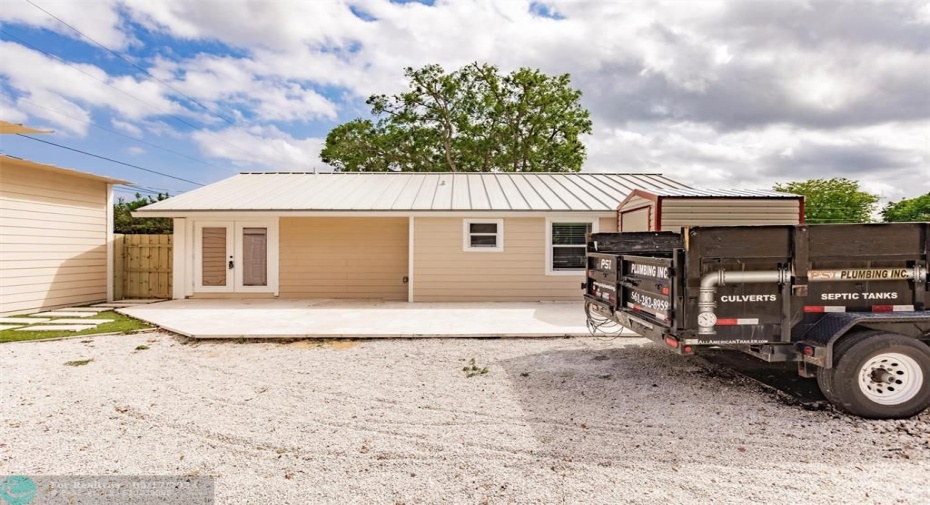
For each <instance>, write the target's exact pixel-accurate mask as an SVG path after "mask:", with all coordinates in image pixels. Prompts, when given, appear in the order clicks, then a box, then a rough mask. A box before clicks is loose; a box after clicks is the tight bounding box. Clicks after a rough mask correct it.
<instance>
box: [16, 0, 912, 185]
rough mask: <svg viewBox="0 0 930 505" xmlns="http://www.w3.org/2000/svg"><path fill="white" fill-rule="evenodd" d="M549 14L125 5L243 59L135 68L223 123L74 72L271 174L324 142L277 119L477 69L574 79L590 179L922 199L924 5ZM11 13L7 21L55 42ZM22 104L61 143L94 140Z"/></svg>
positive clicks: (68, 73) (79, 98)
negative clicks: (179, 119) (838, 179)
mask: <svg viewBox="0 0 930 505" xmlns="http://www.w3.org/2000/svg"><path fill="white" fill-rule="evenodd" d="M64 4H65V2H62V3H61V5H64ZM67 4H68V7H67V9H70V10H69V11H67V12H66V11H65V7H58V5H59V4H58V3H56V4H52V3H49V4H48V5H49V6H50V7H49V9H50V10H52V7H55V10H54V11H53V12H56V11H57V10H58V9H61V10H62V16H63V18H66V19H68V20H69V22H70V21H71V20H72V17H71V16H73V20H74V22H75V24H77V23H78V22H79V21H80V23H83V24H82V25H81V26H86V27H87V30H88V32H90V31H91V30H93V31H94V33H98V34H100V35H99V39H100V40H101V42H104V43H107V42H106V41H105V40H103V39H106V40H107V41H110V43H112V44H114V45H122V46H123V47H127V46H126V44H131V43H132V40H133V39H134V35H135V34H134V33H132V32H131V31H128V28H129V27H130V26H131V25H129V24H128V23H121V22H120V19H119V16H118V15H117V8H116V7H114V4H113V2H112V1H111V2H110V3H94V4H93V6H91V7H87V8H86V9H84V12H73V11H75V10H81V9H80V8H79V7H72V5H75V6H78V5H80V6H84V5H85V3H83V2H67ZM545 4H546V5H547V7H548V10H549V11H550V12H556V13H558V14H559V16H560V17H561V19H559V20H555V19H549V18H547V17H544V16H540V15H538V14H537V13H534V12H532V9H531V2H530V1H529V0H513V1H507V2H483V1H474V2H469V1H464V0H462V1H457V0H456V1H453V0H440V1H438V2H437V3H436V5H435V6H427V5H422V4H420V3H416V2H413V3H406V4H398V3H393V2H390V1H388V0H367V1H362V0H345V1H333V2H259V1H229V2H223V3H222V5H220V4H218V3H216V2H192V1H186V0H164V1H158V2H154V1H148V0H123V1H122V3H121V4H120V5H121V7H120V9H122V12H123V13H124V15H125V16H128V17H129V18H131V19H132V20H133V21H135V22H138V23H141V24H142V25H143V26H145V27H146V28H147V29H148V30H152V31H155V32H158V33H160V34H163V35H167V36H169V37H175V38H176V39H179V40H181V41H184V40H198V41H217V42H220V43H223V44H227V45H229V46H231V47H234V48H236V49H237V51H236V52H237V56H226V55H216V54H209V53H201V54H198V55H194V56H191V57H187V58H184V59H180V60H178V59H177V58H172V57H170V52H169V53H168V54H164V55H163V56H162V57H160V58H157V59H155V60H154V61H149V62H144V63H142V64H143V65H146V66H147V68H149V69H150V71H151V72H152V73H153V74H155V75H157V76H158V77H159V78H160V79H163V80H165V81H166V82H168V83H170V85H171V86H173V87H175V88H177V89H179V90H181V91H182V92H183V93H184V94H186V95H189V96H191V97H193V98H194V99H196V100H197V101H198V102H200V103H203V104H204V105H206V106H207V107H208V108H209V109H210V110H211V111H215V112H217V113H219V114H221V115H223V116H224V117H226V118H228V119H229V120H231V121H232V122H234V123H235V125H236V126H234V127H229V125H227V124H226V123H225V122H224V121H221V120H219V119H217V118H216V117H213V116H212V115H211V114H208V113H205V112H204V111H202V110H199V108H198V107H197V106H195V105H193V104H191V103H189V102H187V100H186V99H184V98H183V97H181V96H179V95H177V94H176V93H174V92H172V91H171V90H169V89H167V88H166V87H165V86H163V85H161V84H159V83H157V82H155V81H152V80H150V79H142V78H139V77H131V76H111V75H107V74H106V72H104V71H103V70H102V69H101V68H99V67H97V66H93V65H79V67H80V68H81V69H82V70H83V71H85V72H87V73H90V74H92V75H94V76H95V77H97V78H99V79H102V80H104V81H106V82H107V83H109V84H111V85H113V86H115V87H117V88H119V89H122V90H125V91H127V92H129V93H131V94H133V95H134V96H136V97H138V98H139V99H140V100H142V101H145V102H148V103H151V104H153V105H155V106H156V107H157V108H160V109H164V110H167V111H170V112H172V113H174V114H183V115H185V117H190V118H194V119H196V120H199V121H203V122H205V123H206V124H209V125H210V128H213V129H220V130H219V131H217V132H215V133H209V132H203V131H200V132H196V133H194V134H193V138H194V139H195V141H196V142H197V143H198V145H199V146H200V148H201V149H202V151H203V152H204V153H205V154H206V155H208V156H212V157H218V158H223V159H228V160H231V161H233V162H234V163H240V164H245V165H249V166H256V167H263V168H269V169H288V170H290V169H296V170H308V169H312V167H313V165H315V164H319V161H318V157H317V154H318V152H319V149H320V147H321V143H322V141H321V139H317V138H303V139H302V138H295V137H294V136H293V135H292V134H290V133H287V131H285V130H286V129H287V126H286V125H285V123H291V122H298V123H310V124H312V123H314V122H316V121H327V122H329V121H331V120H333V119H335V118H336V117H347V116H349V117H350V116H351V115H354V114H355V113H356V112H359V111H355V110H352V109H351V107H355V106H357V104H358V103H359V98H364V97H367V96H368V95H370V94H373V93H394V92H398V91H401V90H403V89H404V88H405V87H406V82H405V80H404V78H403V68H404V67H406V66H413V67H418V66H422V65H425V64H428V63H440V64H442V65H443V66H445V67H446V68H447V69H453V68H457V67H459V66H461V65H464V64H468V63H470V62H473V61H480V62H485V61H487V62H490V63H494V64H497V65H499V66H500V67H501V68H502V70H504V71H509V70H512V69H514V68H517V67H520V66H529V67H537V68H540V69H542V70H543V71H545V72H547V73H564V72H569V73H571V75H572V82H573V84H574V85H575V86H577V87H579V88H580V89H581V90H582V91H583V92H584V98H583V100H584V103H585V105H586V106H587V107H588V108H589V109H590V110H591V113H592V117H593V119H594V123H595V127H596V129H595V134H594V135H593V136H592V137H591V138H590V139H588V141H587V142H586V144H587V145H588V148H589V160H588V163H587V165H586V169H589V170H610V171H631V170H633V171H637V170H644V171H663V172H666V173H667V174H668V175H670V176H672V177H677V178H681V179H684V180H686V181H688V182H691V183H694V184H700V185H703V186H708V187H709V186H732V185H737V186H756V187H767V186H769V185H770V184H771V183H772V182H773V181H775V180H776V178H777V177H783V176H788V175H791V176H794V177H797V178H802V177H808V176H809V177H827V176H842V175H847V176H850V177H856V178H861V179H862V180H863V181H866V182H867V184H869V185H870V186H871V187H874V188H881V191H882V192H884V193H886V194H888V195H891V196H894V195H904V194H916V193H918V192H926V191H928V190H930V188H928V183H927V181H928V180H930V174H928V173H927V172H928V170H930V169H928V167H930V154H928V151H927V150H928V144H930V142H928V140H927V131H928V128H930V127H928V122H930V95H928V94H927V93H926V88H927V77H926V75H927V74H926V69H927V68H930V51H928V50H927V46H926V40H927V39H926V25H927V23H928V19H930V15H928V13H930V10H928V8H927V4H926V3H923V2H897V3H895V5H894V8H892V7H890V6H889V4H882V3H876V4H872V3H867V4H855V5H853V4H848V3H843V2H817V1H814V2H807V1H797V2H792V1H785V2H777V3H774V4H773V3H763V4H759V3H757V2H721V1H702V2H699V1H693V2H687V6H686V7H685V6H684V4H682V3H681V2H672V3H658V2H614V3H611V2H598V1H594V2H579V1H575V0H564V1H563V0H552V1H546V2H545ZM23 5H25V6H26V8H22V6H20V7H16V8H14V9H9V10H5V11H4V12H2V13H0V19H5V20H8V21H11V22H17V23H25V24H28V25H30V26H38V27H47V28H51V29H55V30H61V27H60V26H59V27H57V28H56V27H54V26H53V25H52V24H50V23H49V21H48V18H47V16H45V15H44V14H42V13H41V12H39V11H37V10H36V9H34V8H33V7H31V6H29V5H28V4H25V3H24V4H23ZM86 5H90V4H86ZM101 6H102V7H101ZM95 9H98V10H99V9H102V11H100V12H98V11H97V10H95ZM353 10H354V11H355V12H353ZM37 13H38V15H37ZM56 13H57V12H56ZM93 13H96V14H97V15H96V17H95V18H94V16H92V15H91V14H93ZM356 13H359V15H356ZM360 16H361V17H360ZM43 17H44V18H43ZM91 18H94V19H91ZM362 18H365V19H362ZM369 18H370V19H369ZM81 29H84V28H81ZM107 30H111V31H113V33H108V31H107ZM61 33H65V32H63V31H62V32H61ZM95 38H98V37H97V36H96V35H95ZM0 44H2V45H0V51H2V52H3V54H4V58H0V75H2V76H4V77H5V81H6V82H7V83H8V84H9V85H10V86H12V87H14V88H16V89H17V90H19V91H20V92H21V93H24V94H26V95H27V96H28V95H31V97H32V98H31V99H41V100H43V104H46V105H48V104H52V105H50V106H54V107H64V108H67V110H69V111H70V112H69V114H70V113H73V114H75V115H76V116H75V117H82V118H84V117H87V118H89V117H90V114H91V113H92V112H93V111H94V108H97V107H105V108H108V109H110V110H111V111H113V112H114V113H115V115H116V116H117V117H116V118H114V119H113V123H112V124H113V125H114V126H115V127H117V128H120V129H121V130H123V131H127V132H129V133H132V134H133V135H140V134H143V131H144V132H145V133H146V134H153V135H158V136H161V137H163V138H165V139H168V138H175V137H177V138H188V137H189V136H190V135H191V134H190V133H189V132H187V131H186V130H185V133H183V134H181V133H179V132H178V129H176V128H173V127H172V126H170V124H173V122H170V121H167V120H165V118H163V117H159V113H158V112H156V111H153V110H152V109H151V108H150V107H147V106H145V105H143V104H140V103H139V101H138V100H133V99H130V98H128V97H126V96H125V95H121V94H119V93H117V92H115V91H114V90H112V89H108V88H106V87H105V86H103V85H101V84H100V83H97V82H94V81H93V80H91V79H88V78H87V77H86V76H84V75H81V72H78V71H76V70H74V69H72V68H69V67H67V66H65V65H62V64H60V63H57V62H55V61H53V60H50V59H48V58H46V57H44V56H42V55H40V54H37V53H34V52H32V51H29V50H27V49H24V48H22V47H20V46H18V45H17V44H13V43H9V42H7V43H0ZM130 47H131V46H130ZM108 68H109V67H108ZM320 89H327V90H335V93H334V94H327V96H334V95H335V96H339V98H327V97H326V96H323V94H321V93H320V92H319V91H318V90H320ZM22 110H23V111H27V112H29V114H30V115H34V116H35V117H38V118H42V119H46V120H48V121H51V122H54V123H55V124H57V125H60V126H61V127H62V128H63V129H65V130H66V131H68V132H71V133H73V134H80V133H81V132H82V131H84V129H86V127H85V128H84V129H82V127H81V126H80V125H79V124H73V122H72V124H69V123H67V122H64V121H62V120H61V118H57V119H55V118H53V117H52V116H51V115H49V116H48V117H47V118H45V117H44V116H41V115H39V114H38V113H37V112H36V113H35V114H34V113H33V112H34V111H32V110H26V109H22ZM361 112H364V111H361ZM194 119H192V120H194ZM272 124H277V126H272ZM140 130H141V131H140ZM805 170H806V172H805Z"/></svg>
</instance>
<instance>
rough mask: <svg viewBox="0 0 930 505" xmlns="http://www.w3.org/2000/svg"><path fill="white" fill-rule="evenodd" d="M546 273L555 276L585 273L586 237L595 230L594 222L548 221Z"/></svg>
mask: <svg viewBox="0 0 930 505" xmlns="http://www.w3.org/2000/svg"><path fill="white" fill-rule="evenodd" d="M546 225H547V226H548V230H547V232H546V235H547V236H548V239H549V240H548V242H549V243H548V245H547V247H548V249H547V251H546V262H547V265H546V272H547V273H549V274H553V275H558V274H563V273H564V274H574V273H577V272H584V271H585V254H586V252H587V242H586V236H587V234H588V233H591V232H592V230H593V229H594V223H593V222H592V221H567V220H566V221H555V220H554V221H548V222H547V223H546Z"/></svg>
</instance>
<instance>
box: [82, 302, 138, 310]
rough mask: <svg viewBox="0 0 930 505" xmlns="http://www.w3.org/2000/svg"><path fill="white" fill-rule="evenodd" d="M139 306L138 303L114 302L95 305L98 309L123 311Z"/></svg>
mask: <svg viewBox="0 0 930 505" xmlns="http://www.w3.org/2000/svg"><path fill="white" fill-rule="evenodd" d="M136 305H139V304H138V303H123V302H113V303H99V304H97V305H94V306H93V307H96V308H98V309H122V308H126V307H135V306H136Z"/></svg>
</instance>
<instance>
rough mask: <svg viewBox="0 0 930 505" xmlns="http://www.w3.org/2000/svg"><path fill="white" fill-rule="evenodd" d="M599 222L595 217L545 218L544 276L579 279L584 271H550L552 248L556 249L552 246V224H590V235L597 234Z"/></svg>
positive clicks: (583, 269)
mask: <svg viewBox="0 0 930 505" xmlns="http://www.w3.org/2000/svg"><path fill="white" fill-rule="evenodd" d="M599 221H600V219H598V218H596V217H578V216H550V217H547V218H546V275H550V276H576V277H581V276H584V275H585V270H586V269H585V268H581V269H578V270H553V269H552V248H553V247H558V246H554V245H553V244H552V225H553V224H554V223H585V224H587V223H591V233H597V232H598V223H599Z"/></svg>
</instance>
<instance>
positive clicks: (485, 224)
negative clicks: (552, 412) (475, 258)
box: [464, 219, 504, 252]
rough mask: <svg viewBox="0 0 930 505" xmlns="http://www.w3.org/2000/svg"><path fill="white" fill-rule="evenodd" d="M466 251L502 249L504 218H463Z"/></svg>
mask: <svg viewBox="0 0 930 505" xmlns="http://www.w3.org/2000/svg"><path fill="white" fill-rule="evenodd" d="M464 235H465V243H464V248H465V250H466V251H472V252H480V251H489V252H495V251H503V250H504V220H503V219H466V220H465V233H464Z"/></svg>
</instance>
